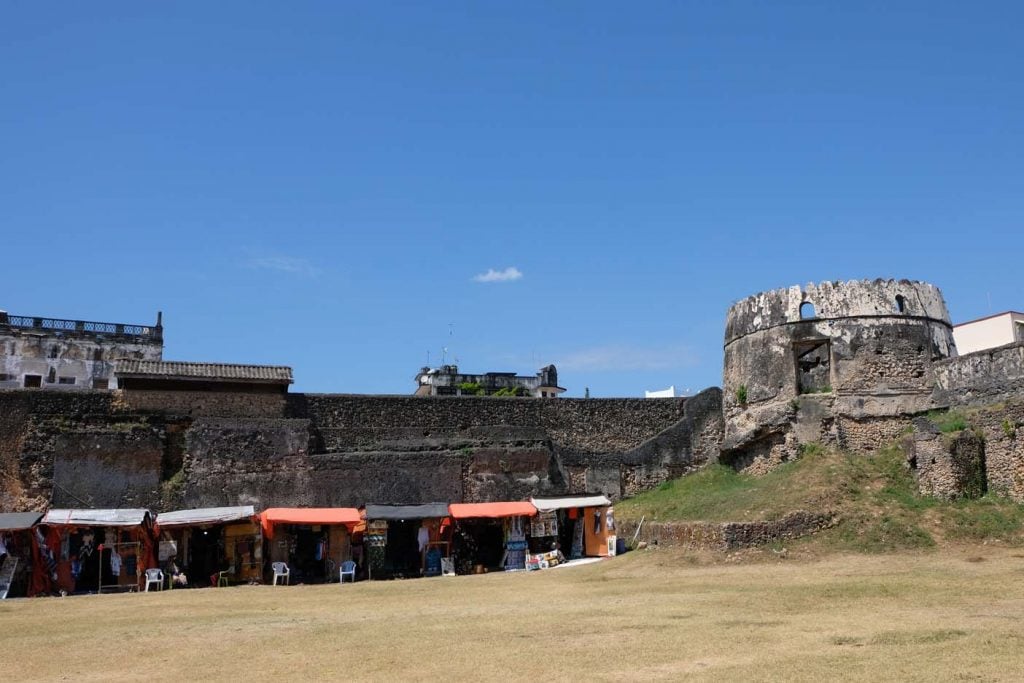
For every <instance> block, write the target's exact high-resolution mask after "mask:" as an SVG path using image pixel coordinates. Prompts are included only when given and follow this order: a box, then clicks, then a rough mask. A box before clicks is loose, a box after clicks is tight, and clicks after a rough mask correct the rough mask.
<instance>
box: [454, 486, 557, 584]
mask: <svg viewBox="0 0 1024 683" xmlns="http://www.w3.org/2000/svg"><path fill="white" fill-rule="evenodd" d="M448 508H449V511H450V512H451V516H452V522H453V526H454V531H453V539H452V555H453V557H454V560H455V572H456V573H457V574H482V573H484V572H487V571H494V570H497V571H502V570H504V571H517V570H522V569H526V550H527V548H526V532H527V527H528V526H529V520H530V518H531V517H533V516H534V515H536V514H537V508H536V507H534V505H533V503H530V502H527V501H522V502H509V503H452V504H451V505H449V506H448Z"/></svg>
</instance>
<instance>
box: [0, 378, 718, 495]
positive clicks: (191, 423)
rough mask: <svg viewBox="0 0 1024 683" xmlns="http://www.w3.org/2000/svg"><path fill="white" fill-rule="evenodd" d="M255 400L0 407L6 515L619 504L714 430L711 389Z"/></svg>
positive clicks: (163, 397) (74, 399)
mask: <svg viewBox="0 0 1024 683" xmlns="http://www.w3.org/2000/svg"><path fill="white" fill-rule="evenodd" d="M264 398H268V397H267V396H265V395H244V396H242V395H235V394H212V393H211V394H201V395H198V394H197V395H195V396H193V395H191V394H184V393H179V392H147V393H146V394H145V395H143V394H139V393H136V392H82V393H75V394H64V393H59V394H58V393H56V392H55V393H52V394H47V393H45V392H32V391H8V392H0V465H2V470H0V472H2V475H3V481H4V488H3V498H2V499H0V509H43V508H45V507H46V506H48V505H50V504H51V503H52V502H53V501H57V500H59V501H61V504H68V505H72V504H75V505H82V506H91V507H114V506H123V505H127V504H129V503H131V504H132V505H146V506H149V507H152V508H153V509H162V508H166V507H167V506H175V507H177V506H207V505H210V506H213V505H238V504H249V503H251V504H254V505H257V506H259V507H268V506H272V505H274V506H290V505H323V506H333V505H361V504H363V503H366V502H424V501H433V500H447V501H460V500H465V501H486V500H496V499H506V500H508V499H512V500H516V499H522V498H525V497H527V496H529V495H534V494H539V493H563V492H570V491H571V492H590V491H597V492H602V493H605V494H606V495H609V496H611V497H613V498H619V497H621V496H622V495H623V494H626V493H634V492H638V491H642V490H645V489H646V488H650V487H652V486H656V485H658V484H660V483H661V482H663V481H665V480H666V479H668V478H670V477H675V476H679V475H681V474H683V473H685V472H688V471H690V470H692V469H694V468H695V467H698V466H700V465H701V464H703V463H705V462H707V461H708V460H710V459H713V458H714V457H715V456H716V455H717V443H718V440H719V438H720V434H721V430H722V423H721V393H720V392H719V391H718V390H717V389H715V390H708V391H706V392H703V393H702V394H700V395H698V396H696V397H693V398H691V399H643V400H639V399H623V400H608V399H594V400H562V399H559V400H537V399H511V398H510V399H498V398H476V397H474V398H457V397H437V398H423V397H382V396H345V395H311V396H306V395H289V396H288V397H287V399H286V401H287V402H286V403H284V402H283V400H282V399H281V398H280V397H270V398H273V399H276V401H277V402H276V404H274V405H271V404H270V403H263V402H261V401H260V399H264ZM142 399H144V400H142ZM76 501H78V502H76Z"/></svg>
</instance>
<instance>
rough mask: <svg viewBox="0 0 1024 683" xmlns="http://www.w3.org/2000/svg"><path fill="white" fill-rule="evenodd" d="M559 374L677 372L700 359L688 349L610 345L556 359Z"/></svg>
mask: <svg viewBox="0 0 1024 683" xmlns="http://www.w3.org/2000/svg"><path fill="white" fill-rule="evenodd" d="M554 363H555V365H556V366H558V369H559V370H568V371H573V372H584V371H589V372H610V371H617V370H624V371H641V370H673V369H677V368H683V367H692V366H694V365H696V364H697V356H696V354H694V352H693V351H692V350H691V349H690V348H689V347H688V346H685V345H682V344H675V345H668V346H629V345H620V344H609V345H605V346H594V347H590V348H584V349H578V350H576V351H570V352H568V353H563V354H558V355H556V356H555V361H554Z"/></svg>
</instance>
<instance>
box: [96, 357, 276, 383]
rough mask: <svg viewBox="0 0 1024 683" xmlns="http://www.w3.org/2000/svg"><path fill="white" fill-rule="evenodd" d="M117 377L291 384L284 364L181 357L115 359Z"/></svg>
mask: <svg viewBox="0 0 1024 683" xmlns="http://www.w3.org/2000/svg"><path fill="white" fill-rule="evenodd" d="M114 373H115V374H116V375H117V376H118V377H119V378H122V377H126V378H131V377H148V378H160V379H181V380H207V381H208V380H220V381H231V382H261V383H269V384H291V383H292V381H293V380H292V369H291V368H290V367H288V366H285V365H234V364H229V363H190V362H184V361H155V360H119V361H117V364H116V366H115V368H114Z"/></svg>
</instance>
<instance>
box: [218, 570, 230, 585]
mask: <svg viewBox="0 0 1024 683" xmlns="http://www.w3.org/2000/svg"><path fill="white" fill-rule="evenodd" d="M230 573H231V572H230V570H228V569H225V570H224V571H220V572H217V588H220V587H221V586H227V585H228V574H230Z"/></svg>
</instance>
